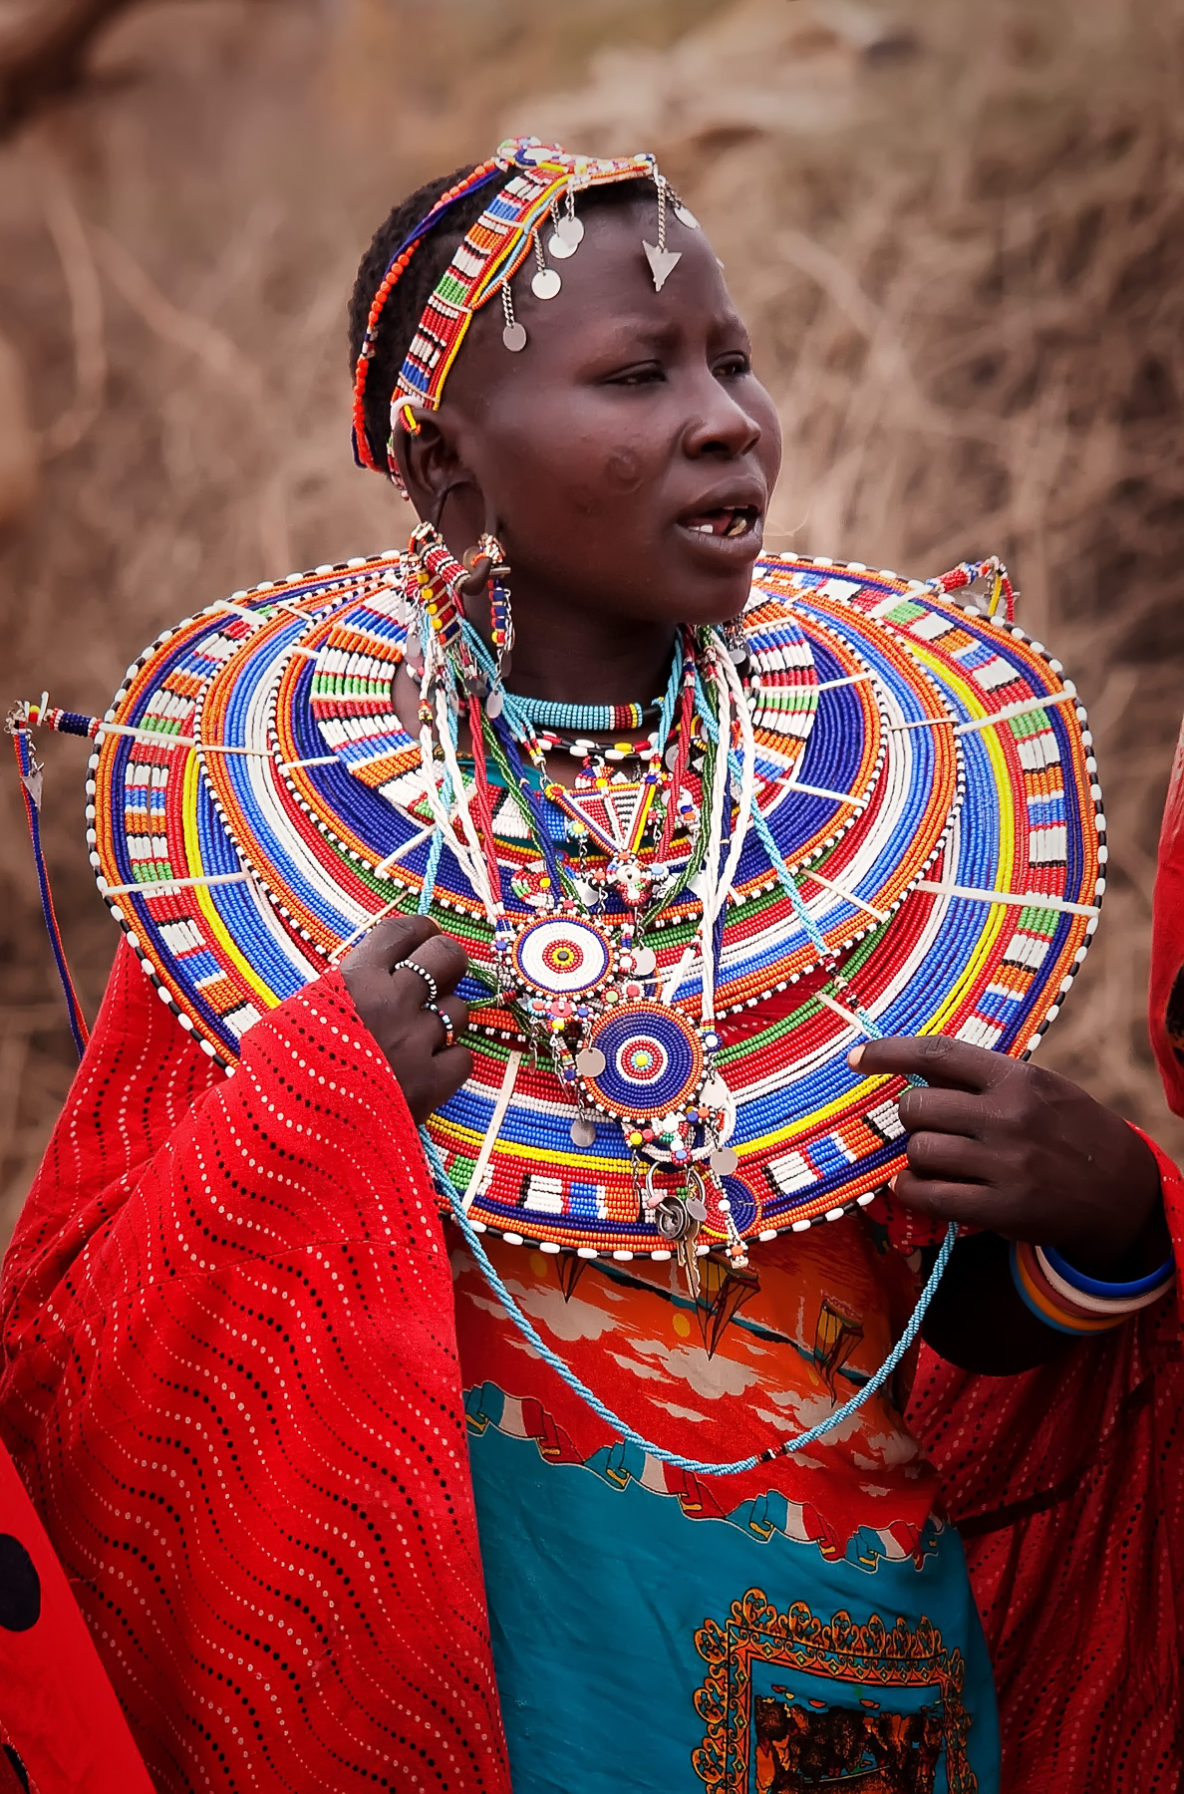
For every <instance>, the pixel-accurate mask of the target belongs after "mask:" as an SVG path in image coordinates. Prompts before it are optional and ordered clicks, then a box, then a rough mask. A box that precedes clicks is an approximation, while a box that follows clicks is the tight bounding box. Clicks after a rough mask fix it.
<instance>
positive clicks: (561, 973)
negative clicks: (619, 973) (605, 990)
mask: <svg viewBox="0 0 1184 1794" xmlns="http://www.w3.org/2000/svg"><path fill="white" fill-rule="evenodd" d="M511 960H512V963H513V966H514V970H515V972H516V973H517V974H518V977H519V978H520V979H521V980H522V982H523V983H524V984H525V985H527V986H528V987H529V988H530V989H531V990H533V991H537V992H538V993H539V995H540V996H559V997H582V996H586V995H588V993H589V992H590V991H594V990H599V989H600V986H601V985H602V984H604V983H605V981H606V980H607V978H608V976H609V974H610V972H611V971H612V968H613V948H612V943H611V941H610V940H609V939H608V937H607V935H605V934H604V933H603V931H602V930H601V929H599V928H595V927H593V925H592V923H591V922H585V921H583V920H578V919H576V918H575V917H572V916H563V917H560V918H559V919H558V920H555V921H552V920H550V919H546V920H544V921H541V922H532V923H530V924H529V925H528V926H527V927H526V928H524V929H522V930H521V932H520V933H519V934H518V935H517V936H516V938H515V941H514V946H513V950H512V953H511Z"/></svg>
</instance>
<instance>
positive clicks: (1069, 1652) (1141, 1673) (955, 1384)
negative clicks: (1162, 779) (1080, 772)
mask: <svg viewBox="0 0 1184 1794" xmlns="http://www.w3.org/2000/svg"><path fill="white" fill-rule="evenodd" d="M1150 1028H1151V1040H1152V1045H1153V1046H1154V1048H1155V1054H1156V1058H1157V1060H1158V1063H1159V1069H1160V1072H1161V1075H1162V1077H1163V1084H1164V1090H1165V1092H1166V1094H1167V1099H1168V1102H1169V1103H1170V1104H1171V1106H1172V1108H1173V1109H1175V1110H1176V1111H1177V1113H1179V1114H1184V736H1182V737H1181V745H1180V747H1179V748H1178V749H1177V753H1176V763H1175V767H1174V769H1173V773H1172V781H1171V787H1170V789H1169V792H1168V801H1167V807H1166V809H1165V811H1164V820H1163V833H1162V836H1161V840H1160V851H1159V871H1158V876H1157V879H1156V886H1155V922H1154V929H1153V933H1152V950H1151V990H1150ZM1162 1165H1163V1173H1164V1177H1163V1182H1164V1196H1165V1199H1166V1203H1167V1212H1168V1220H1169V1223H1170V1224H1171V1228H1172V1234H1173V1238H1174V1240H1175V1246H1176V1260H1177V1264H1178V1265H1179V1264H1181V1263H1184V1249H1182V1248H1184V1191H1182V1188H1181V1183H1180V1178H1179V1175H1178V1174H1177V1173H1176V1172H1175V1170H1174V1167H1172V1166H1171V1165H1169V1164H1168V1163H1167V1161H1162ZM1181 1293H1182V1292H1181V1289H1180V1284H1179V1282H1178V1283H1177V1297H1178V1298H1179V1297H1180V1296H1181ZM1181 1344H1182V1342H1181V1332H1180V1312H1179V1308H1178V1306H1177V1304H1174V1303H1168V1302H1162V1303H1160V1304H1159V1305H1158V1307H1156V1308H1153V1309H1150V1310H1148V1311H1146V1312H1145V1313H1144V1314H1143V1315H1142V1316H1141V1317H1140V1318H1139V1320H1138V1322H1137V1323H1135V1324H1128V1325H1126V1326H1123V1327H1121V1328H1119V1329H1118V1330H1117V1331H1116V1332H1113V1333H1108V1334H1105V1335H1103V1336H1102V1337H1101V1338H1098V1339H1095V1340H1091V1341H1089V1342H1086V1343H1083V1344H1081V1345H1075V1346H1074V1347H1073V1348H1072V1350H1071V1351H1070V1352H1068V1353H1067V1354H1065V1355H1064V1356H1063V1357H1061V1358H1059V1359H1057V1360H1056V1361H1055V1362H1054V1363H1052V1364H1048V1365H1045V1366H1044V1367H1043V1368H1042V1369H1040V1370H1034V1371H1030V1372H1028V1373H1027V1374H1026V1375H1025V1376H1021V1377H1007V1378H992V1379H986V1378H976V1377H970V1376H967V1375H966V1374H965V1373H963V1372H961V1371H957V1370H954V1369H952V1368H951V1367H950V1366H949V1365H947V1364H943V1363H942V1362H941V1360H940V1359H938V1358H936V1357H934V1355H933V1354H932V1353H929V1352H926V1353H924V1354H923V1355H922V1360H921V1366H920V1374H919V1376H918V1379H917V1383H916V1386H915V1388H914V1392H913V1403H912V1407H911V1409H910V1413H909V1419H910V1421H911V1422H912V1423H913V1426H914V1428H915V1430H917V1431H918V1432H919V1434H920V1436H921V1437H922V1438H923V1439H924V1441H925V1444H926V1447H927V1449H928V1452H929V1455H930V1458H931V1459H932V1460H933V1462H934V1463H936V1465H937V1467H938V1469H939V1470H940V1471H941V1472H942V1475H943V1479H944V1483H945V1490H946V1497H947V1500H948V1501H949V1503H950V1506H951V1509H952V1512H953V1515H954V1517H955V1519H956V1520H957V1521H958V1525H959V1529H960V1531H961V1533H962V1536H963V1538H964V1540H965V1541H966V1552H967V1558H968V1561H969V1564H970V1571H971V1577H972V1579H973V1582H974V1587H975V1594H976V1595H977V1597H978V1602H979V1607H980V1610H981V1611H982V1615H983V1621H984V1625H985V1627H986V1632H987V1639H988V1642H989V1644H990V1646H991V1654H992V1658H993V1661H994V1665H995V1679H996V1683H997V1685H998V1689H999V1704H1000V1717H1001V1720H1002V1730H1003V1743H1004V1783H1003V1785H1004V1789H1005V1790H1006V1794H1047V1791H1048V1790H1052V1789H1055V1790H1057V1794H1061V1791H1062V1790H1070V1791H1072V1794H1077V1791H1078V1790H1080V1794H1087V1791H1088V1794H1128V1791H1129V1794H1169V1790H1170V1791H1171V1794H1178V1791H1179V1790H1180V1789H1181V1788H1184V1719H1182V1715H1181V1692H1182V1690H1181V1683H1182V1681H1184V1636H1182V1634H1181V1625H1182V1621H1184V1525H1182V1522H1184V1364H1182V1352H1181Z"/></svg>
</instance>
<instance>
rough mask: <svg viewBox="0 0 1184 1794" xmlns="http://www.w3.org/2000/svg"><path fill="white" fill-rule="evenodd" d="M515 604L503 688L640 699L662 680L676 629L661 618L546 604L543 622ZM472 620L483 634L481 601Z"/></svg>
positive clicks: (599, 699) (554, 696)
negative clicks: (598, 613) (592, 612)
mask: <svg viewBox="0 0 1184 1794" xmlns="http://www.w3.org/2000/svg"><path fill="white" fill-rule="evenodd" d="M523 610H526V607H525V606H524V607H522V608H521V609H519V608H518V607H515V614H514V647H513V652H512V654H511V656H510V670H509V672H508V673H507V675H506V685H507V686H508V688H509V689H510V690H511V691H513V692H516V693H518V694H519V695H520V696H522V697H527V698H545V699H547V700H549V701H550V702H551V703H558V704H638V703H641V704H645V703H648V702H650V700H651V699H653V698H655V697H657V696H658V695H659V694H660V693H661V691H662V689H663V687H664V686H665V683H666V678H667V674H668V672H669V670H670V657H671V654H672V653H673V651H674V642H675V637H676V635H677V628H676V626H675V625H674V624H672V623H669V622H666V621H659V620H654V621H648V620H643V621H637V620H633V619H622V618H620V617H611V616H591V615H588V614H587V613H584V612H579V611H574V612H573V611H567V612H565V611H564V610H563V607H562V605H559V604H556V605H553V606H550V607H549V608H548V611H547V614H546V618H545V621H544V620H543V619H542V618H541V617H540V618H537V619H532V617H531V615H530V614H529V611H527V614H525V615H524V614H522V611H523ZM473 611H474V614H473V616H472V622H473V624H474V627H475V628H477V629H478V630H479V631H480V633H481V635H482V636H483V637H485V638H486V639H487V638H488V630H489V619H488V613H487V612H485V607H484V606H483V605H480V604H478V605H474V606H473Z"/></svg>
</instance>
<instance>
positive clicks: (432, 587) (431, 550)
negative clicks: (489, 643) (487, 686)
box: [403, 523, 485, 695]
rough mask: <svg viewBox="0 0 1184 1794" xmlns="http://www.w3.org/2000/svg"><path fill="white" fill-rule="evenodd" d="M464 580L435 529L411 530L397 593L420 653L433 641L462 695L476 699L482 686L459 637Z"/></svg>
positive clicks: (426, 526) (464, 572)
mask: <svg viewBox="0 0 1184 1794" xmlns="http://www.w3.org/2000/svg"><path fill="white" fill-rule="evenodd" d="M468 578H469V571H468V569H467V568H466V567H465V566H463V565H462V564H461V562H460V561H458V560H457V558H456V556H455V555H454V554H453V552H452V550H451V549H450V548H449V546H448V544H447V543H446V542H445V540H444V538H443V536H442V535H441V534H440V532H439V530H438V529H437V528H436V526H435V524H434V523H421V524H419V525H417V527H416V528H415V529H414V530H413V531H412V532H411V540H410V542H409V543H408V545H407V554H406V557H405V567H404V587H403V589H404V593H405V595H406V597H407V598H408V600H409V602H410V604H411V606H412V609H413V612H414V615H415V616H416V618H417V620H418V636H419V640H420V642H421V643H423V645H424V646H425V648H426V644H427V641H428V639H429V638H431V639H434V641H435V642H436V644H437V647H438V648H439V650H440V652H441V654H442V655H443V657H444V658H446V659H448V660H450V661H452V663H453V665H454V666H456V668H457V670H458V671H459V673H460V675H461V679H462V680H463V682H464V687H465V690H466V691H467V692H469V693H470V694H471V695H476V694H477V693H479V692H480V691H481V690H482V689H483V687H484V683H485V681H484V678H483V675H482V673H481V671H480V669H479V668H478V666H477V663H476V661H475V660H474V659H473V655H472V650H471V649H470V648H469V645H468V643H467V642H466V640H465V636H464V604H463V601H462V598H461V587H462V585H463V584H464V583H465V582H466V581H467V580H468Z"/></svg>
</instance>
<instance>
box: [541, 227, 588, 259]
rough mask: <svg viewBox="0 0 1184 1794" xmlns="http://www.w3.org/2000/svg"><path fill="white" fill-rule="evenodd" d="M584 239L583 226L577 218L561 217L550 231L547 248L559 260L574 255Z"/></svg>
mask: <svg viewBox="0 0 1184 1794" xmlns="http://www.w3.org/2000/svg"><path fill="white" fill-rule="evenodd" d="M583 240H584V226H583V225H582V223H581V222H580V220H579V219H578V218H561V219H560V220H559V223H558V224H557V225H556V226H555V229H554V230H553V231H552V232H551V235H550V238H549V239H548V242H547V248H548V249H549V250H550V252H551V254H552V255H553V256H556V257H557V258H558V260H559V261H561V262H563V261H566V260H567V258H568V256H569V255H574V254H575V252H576V250H577V249H578V248H579V247H580V244H581V243H582V242H583Z"/></svg>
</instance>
